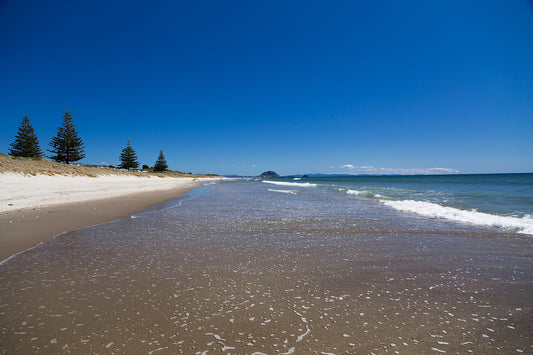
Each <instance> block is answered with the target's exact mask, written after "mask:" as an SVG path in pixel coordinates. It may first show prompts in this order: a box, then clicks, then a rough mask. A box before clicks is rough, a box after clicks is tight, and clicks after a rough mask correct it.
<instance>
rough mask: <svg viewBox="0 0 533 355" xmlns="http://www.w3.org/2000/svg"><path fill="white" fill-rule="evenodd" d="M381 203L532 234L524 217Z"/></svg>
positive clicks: (413, 203) (532, 225) (531, 220)
mask: <svg viewBox="0 0 533 355" xmlns="http://www.w3.org/2000/svg"><path fill="white" fill-rule="evenodd" d="M381 202H382V203H383V204H385V205H387V206H390V207H392V208H395V209H397V210H400V211H407V212H413V213H417V214H420V215H423V216H430V217H440V218H446V219H451V220H454V221H459V222H465V223H473V224H478V225H484V226H491V227H499V228H508V229H515V230H516V231H517V232H519V233H524V234H533V218H531V217H528V216H525V217H522V218H518V217H505V216H496V215H491V214H488V213H483V212H477V211H465V210H460V209H457V208H453V207H445V206H441V205H438V204H435V203H431V202H423V201H413V200H404V201H386V200H381Z"/></svg>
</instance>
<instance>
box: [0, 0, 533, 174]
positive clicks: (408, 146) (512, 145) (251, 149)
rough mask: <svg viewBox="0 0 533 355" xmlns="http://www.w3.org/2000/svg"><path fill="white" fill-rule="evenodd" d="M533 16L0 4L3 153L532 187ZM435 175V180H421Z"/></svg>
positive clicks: (342, 4)
mask: <svg viewBox="0 0 533 355" xmlns="http://www.w3.org/2000/svg"><path fill="white" fill-rule="evenodd" d="M532 38H533V3H532V2H531V1H527V0H524V1H521V0H516V1H515V0H513V1H501V0H500V1H485V0H484V1H379V2H375V1H207V0H206V1H187V2H185V1H159V0H155V1H132V0H129V1H100V0H93V1H55V0H51V1H46V2H42V1H35V0H34V1H29V0H2V1H0V53H2V54H1V55H0V67H1V68H2V75H1V77H0V117H1V119H2V122H3V124H2V127H3V129H2V130H1V131H0V152H3V153H7V152H8V149H9V144H10V143H11V142H12V141H13V138H14V136H15V134H16V132H17V128H18V127H19V126H20V124H21V122H22V117H23V116H24V115H28V116H29V118H30V120H31V122H32V125H33V126H34V128H35V130H36V133H37V134H38V136H39V139H40V142H41V146H42V147H43V148H44V149H46V148H47V145H48V142H49V141H50V138H51V137H52V136H54V135H55V132H56V129H57V127H58V126H59V125H60V124H61V120H62V117H63V114H64V113H65V111H66V110H67V109H68V110H69V111H70V112H71V113H72V116H73V119H74V123H75V125H76V128H77V129H78V131H79V133H80V137H81V138H82V139H83V140H84V142H85V145H86V155H87V157H86V158H85V159H84V160H82V161H81V162H82V163H87V164H101V163H105V164H117V163H118V157H119V155H120V151H121V150H122V148H124V147H125V146H126V144H127V141H128V140H130V141H131V144H132V146H133V148H134V149H135V150H136V152H137V154H138V156H139V161H140V163H141V164H148V165H153V164H154V162H155V161H156V159H157V156H158V153H159V150H160V149H162V150H163V152H164V154H165V157H166V158H167V161H168V163H169V165H170V168H172V169H175V170H181V171H186V172H189V171H190V172H194V173H207V172H212V173H219V174H242V175H256V174H259V173H261V172H263V171H265V170H275V171H277V172H278V173H280V174H293V173H315V172H321V173H339V172H345V173H359V172H365V173H398V172H400V173H413V172H418V173H424V172H447V171H449V172H451V171H459V172H461V173H485V172H532V171H533V138H532V137H533V45H531V43H532V42H531V41H532ZM429 169H434V170H429Z"/></svg>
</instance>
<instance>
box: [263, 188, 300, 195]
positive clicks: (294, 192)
mask: <svg viewBox="0 0 533 355" xmlns="http://www.w3.org/2000/svg"><path fill="white" fill-rule="evenodd" d="M268 191H271V192H281V193H283V194H291V195H296V194H297V193H296V191H294V190H274V189H268Z"/></svg>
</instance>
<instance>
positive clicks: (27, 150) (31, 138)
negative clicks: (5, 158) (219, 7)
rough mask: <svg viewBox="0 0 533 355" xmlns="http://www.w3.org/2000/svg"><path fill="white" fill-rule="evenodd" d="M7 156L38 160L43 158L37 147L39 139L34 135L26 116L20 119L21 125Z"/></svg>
mask: <svg viewBox="0 0 533 355" xmlns="http://www.w3.org/2000/svg"><path fill="white" fill-rule="evenodd" d="M9 155H12V156H14V157H26V158H40V157H42V156H43V152H42V151H41V148H40V147H39V139H38V138H37V135H35V131H34V130H33V127H32V125H31V123H30V119H29V118H28V116H24V118H23V119H22V125H21V126H20V127H19V130H18V133H17V135H16V136H15V141H14V142H13V143H11V148H10V149H9Z"/></svg>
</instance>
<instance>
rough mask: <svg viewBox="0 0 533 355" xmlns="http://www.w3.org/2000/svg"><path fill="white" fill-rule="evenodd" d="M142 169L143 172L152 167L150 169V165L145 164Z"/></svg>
mask: <svg viewBox="0 0 533 355" xmlns="http://www.w3.org/2000/svg"><path fill="white" fill-rule="evenodd" d="M142 169H143V170H148V169H150V167H149V166H148V165H146V164H143V167H142Z"/></svg>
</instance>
